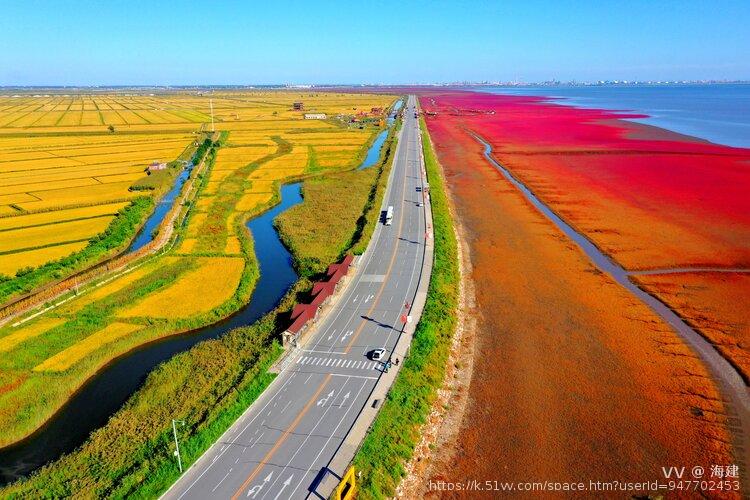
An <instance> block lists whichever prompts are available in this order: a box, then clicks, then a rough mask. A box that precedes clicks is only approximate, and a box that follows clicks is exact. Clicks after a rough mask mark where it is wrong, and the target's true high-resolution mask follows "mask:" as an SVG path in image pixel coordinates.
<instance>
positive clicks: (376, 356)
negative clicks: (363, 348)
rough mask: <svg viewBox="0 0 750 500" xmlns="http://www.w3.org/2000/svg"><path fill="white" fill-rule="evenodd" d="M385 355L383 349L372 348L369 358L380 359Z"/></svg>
mask: <svg viewBox="0 0 750 500" xmlns="http://www.w3.org/2000/svg"><path fill="white" fill-rule="evenodd" d="M384 357H385V349H373V350H372V351H370V359H371V360H373V361H382V360H383V358H384Z"/></svg>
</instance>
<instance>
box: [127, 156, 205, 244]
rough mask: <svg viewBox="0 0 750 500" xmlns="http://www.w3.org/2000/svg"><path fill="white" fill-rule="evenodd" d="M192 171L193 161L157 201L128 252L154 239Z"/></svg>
mask: <svg viewBox="0 0 750 500" xmlns="http://www.w3.org/2000/svg"><path fill="white" fill-rule="evenodd" d="M192 171H193V164H192V163H188V164H187V166H186V167H185V168H183V169H182V171H180V173H179V174H178V175H177V177H176V178H175V180H174V184H173V185H172V187H171V188H170V190H169V191H167V193H166V194H165V195H164V196H162V197H161V199H160V200H159V201H158V202H157V204H156V207H155V208H154V212H153V213H152V214H151V216H149V218H148V219H146V223H145V224H144V225H143V227H142V228H141V230H140V231H139V232H138V234H137V235H136V236H135V239H134V240H133V241H132V243H130V246H129V247H128V250H127V253H130V252H135V251H136V250H138V249H140V248H141V247H143V246H145V245H146V244H148V243H149V242H151V240H153V239H154V231H155V230H156V228H158V227H159V226H160V225H161V223H162V221H163V220H164V217H166V216H167V214H168V213H169V210H170V209H171V208H172V205H174V203H175V200H177V197H178V196H180V191H182V186H183V185H184V184H185V182H186V181H187V180H188V178H190V173H191V172H192Z"/></svg>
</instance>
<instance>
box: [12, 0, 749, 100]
mask: <svg viewBox="0 0 750 500" xmlns="http://www.w3.org/2000/svg"><path fill="white" fill-rule="evenodd" d="M748 25H750V3H748V2H746V1H734V0H728V1H722V2H719V3H718V4H709V3H708V2H698V1H672V0H667V1H660V2H646V1H633V2H627V3H624V2H594V1H577V2H573V1H567V2H566V1H555V2H553V1H548V0H536V1H527V2H474V3H461V4H458V3H456V2H441V1H435V2H426V1H417V2H408V3H406V4H404V3H399V2H393V1H385V2H382V3H378V4H371V3H367V4H351V3H345V2H313V1H311V2H267V3H263V4H253V3H242V2H214V3H211V4H193V3H190V2H174V1H173V2H142V1H134V2H127V3H125V2H106V3H105V2H102V3H99V2H89V1H85V2H71V1H67V2H66V1H63V2H54V3H53V2H47V1H33V0H32V1H29V2H13V3H7V4H6V5H4V7H3V16H2V17H0V44H1V45H2V46H3V47H4V48H5V49H6V50H4V51H2V52H1V53H0V85H2V86H44V85H50V86H52V85H54V86H61V85H73V86H75V85H80V86H93V85H100V86H107V85H219V84H230V85H243V84H244V85H246V84H257V85H260V84H323V83H329V84H332V83H349V84H360V83H366V84H408V83H447V82H456V81H467V82H480V81H491V82H497V81H502V82H544V81H550V80H560V81H570V80H576V81H581V82H583V81H588V82H596V81H598V80H627V81H634V80H638V81H649V80H650V81H664V80H668V81H675V80H678V81H680V80H691V81H692V80H748V79H750V61H749V60H748V58H747V54H748V53H750V35H748V30H747V26H748Z"/></svg>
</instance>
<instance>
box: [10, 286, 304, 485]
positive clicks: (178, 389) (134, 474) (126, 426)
mask: <svg viewBox="0 0 750 500" xmlns="http://www.w3.org/2000/svg"><path fill="white" fill-rule="evenodd" d="M310 286H311V285H310V282H309V281H307V280H301V281H300V282H299V283H298V284H297V285H296V286H295V287H294V288H293V289H292V290H291V291H290V292H289V293H288V294H287V295H286V296H285V298H284V299H283V300H282V302H281V304H280V305H279V306H278V307H277V308H276V309H275V310H274V311H273V312H271V313H269V314H267V315H266V316H264V317H263V318H262V319H261V320H260V321H258V322H256V323H254V324H253V325H251V326H247V327H240V328H236V329H234V330H231V331H230V332H227V334H225V335H224V336H222V337H221V338H219V339H215V340H208V341H204V342H201V343H199V344H197V345H195V346H194V347H193V348H191V349H190V350H188V351H186V352H183V353H181V354H178V355H176V356H175V357H173V358H171V359H170V360H168V361H166V362H164V363H162V364H161V365H159V366H158V367H157V368H156V369H154V371H153V372H151V374H150V375H149V376H148V378H147V379H146V382H145V384H144V385H143V387H142V388H141V389H139V390H138V391H137V392H136V393H135V394H134V395H133V396H132V397H131V398H130V399H129V400H128V402H127V403H126V404H125V405H124V406H123V408H122V409H120V410H119V411H118V412H117V413H116V414H115V415H114V416H113V417H112V418H111V419H110V420H109V422H108V423H107V424H106V425H105V426H104V427H102V428H100V429H98V430H97V431H95V432H94V433H92V435H91V436H90V437H89V439H88V440H87V441H86V442H85V443H84V444H83V445H82V446H81V447H80V448H78V449H77V450H75V451H74V452H72V453H70V454H68V455H65V456H63V457H62V458H61V459H60V460H57V461H55V462H53V463H51V464H49V465H46V466H44V467H43V468H41V469H39V470H38V471H36V472H35V473H34V474H32V475H31V476H30V477H29V478H26V479H23V480H20V481H18V482H16V483H14V484H11V485H8V486H6V487H5V488H3V489H0V497H2V498H61V497H71V496H73V497H92V498H126V497H127V498H155V497H156V496H158V494H159V493H161V492H163V491H165V490H166V489H167V488H168V487H169V486H170V485H171V484H172V483H173V482H174V481H175V480H176V479H177V478H178V477H179V470H178V469H177V463H176V461H175V459H174V456H173V455H172V451H173V449H174V441H173V437H172V428H171V419H172V418H175V419H180V420H183V421H184V422H185V425H184V426H181V427H180V428H179V434H180V441H181V444H180V449H181V451H182V459H183V465H184V466H185V467H188V466H190V464H192V463H193V462H195V460H197V459H198V458H199V457H200V456H201V454H202V453H203V452H205V450H207V449H208V448H209V447H210V446H211V444H213V443H214V442H215V441H216V440H217V439H218V438H219V437H220V436H221V435H222V434H223V433H224V432H225V430H226V429H227V428H228V427H229V426H230V425H231V424H232V423H233V422H234V421H235V420H236V419H237V418H238V417H239V416H240V415H241V414H242V412H244V411H245V410H246V409H247V407H248V406H249V405H250V404H252V402H253V401H254V400H255V399H256V398H257V397H258V396H259V395H260V394H261V393H262V392H263V390H264V389H265V388H266V387H267V386H268V384H270V383H271V381H272V380H273V378H274V375H273V374H270V373H268V368H269V367H270V366H271V364H272V363H273V362H274V361H275V360H276V359H277V358H278V356H279V355H280V353H281V347H280V346H279V344H278V342H276V341H275V339H276V338H277V337H278V334H279V332H280V331H281V328H282V325H286V321H285V319H286V317H288V314H289V312H290V310H291V308H292V307H293V305H294V303H295V302H296V299H297V297H298V295H299V294H301V293H303V292H305V291H307V290H309V288H310Z"/></svg>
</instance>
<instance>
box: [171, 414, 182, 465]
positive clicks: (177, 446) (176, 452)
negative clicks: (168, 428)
mask: <svg viewBox="0 0 750 500" xmlns="http://www.w3.org/2000/svg"><path fill="white" fill-rule="evenodd" d="M178 423H179V424H180V425H185V422H184V421H183V420H175V419H172V433H173V434H174V446H175V450H174V456H176V457H177V467H179V468H180V474H182V457H181V456H180V443H179V441H177V424H178Z"/></svg>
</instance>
